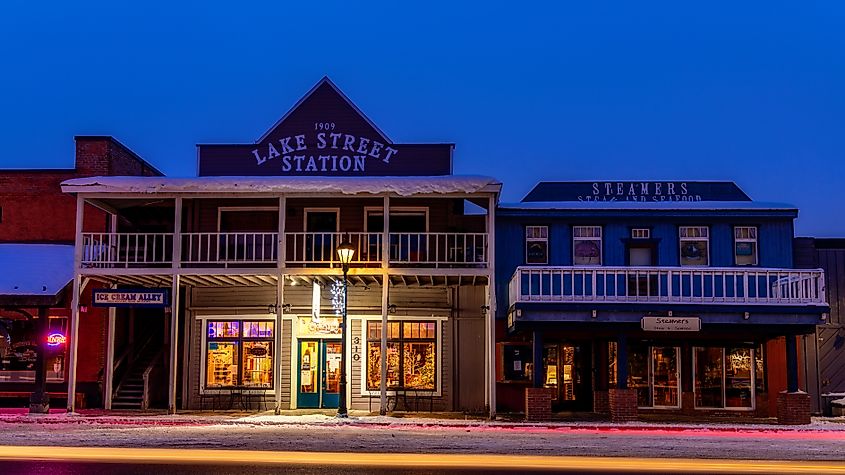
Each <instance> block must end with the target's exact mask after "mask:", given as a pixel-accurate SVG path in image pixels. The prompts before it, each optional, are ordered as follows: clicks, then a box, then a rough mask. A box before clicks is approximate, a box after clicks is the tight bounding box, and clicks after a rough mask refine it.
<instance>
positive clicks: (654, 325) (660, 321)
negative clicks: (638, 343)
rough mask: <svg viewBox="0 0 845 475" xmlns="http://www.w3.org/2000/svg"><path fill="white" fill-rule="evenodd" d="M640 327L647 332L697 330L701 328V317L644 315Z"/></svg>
mask: <svg viewBox="0 0 845 475" xmlns="http://www.w3.org/2000/svg"><path fill="white" fill-rule="evenodd" d="M640 327H642V329H643V331H647V332H697V331H700V330H701V319H700V318H699V317H643V319H642V320H640Z"/></svg>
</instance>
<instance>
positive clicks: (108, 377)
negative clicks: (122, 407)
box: [103, 284, 117, 411]
mask: <svg viewBox="0 0 845 475" xmlns="http://www.w3.org/2000/svg"><path fill="white" fill-rule="evenodd" d="M110 288H112V289H116V288H117V285H116V284H112V285H111V287H110ZM116 323H117V308H116V307H109V321H108V325H107V326H108V328H107V331H108V334H107V335H106V369H105V374H104V375H103V377H104V379H105V381H104V382H103V384H104V385H105V387H104V388H103V393H104V394H103V408H105V409H106V410H107V411H108V410H111V403H112V398H113V397H114V333H115V331H114V326H115V324H116Z"/></svg>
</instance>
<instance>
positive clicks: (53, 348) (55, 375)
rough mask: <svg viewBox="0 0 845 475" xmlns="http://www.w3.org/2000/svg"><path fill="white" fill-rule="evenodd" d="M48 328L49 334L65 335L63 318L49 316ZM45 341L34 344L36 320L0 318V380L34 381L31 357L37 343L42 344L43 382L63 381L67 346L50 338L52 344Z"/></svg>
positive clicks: (36, 341) (36, 347)
mask: <svg viewBox="0 0 845 475" xmlns="http://www.w3.org/2000/svg"><path fill="white" fill-rule="evenodd" d="M49 326H50V331H49V334H54V335H62V336H64V335H66V334H67V318H66V317H50V321H49ZM46 338H47V337H46V336H44V341H43V342H39V341H38V340H39V336H38V320H37V319H25V318H22V317H21V318H3V319H0V381H3V382H34V381H35V358H36V355H37V353H38V345H39V344H43V345H44V346H45V347H46V351H47V352H46V361H45V365H46V366H47V381H50V382H54V381H64V379H65V351H66V349H67V344H66V343H61V342H60V341H61V339H60V338H56V337H54V338H53V342H54V344H53V345H48V344H47V339H46ZM65 341H66V339H65Z"/></svg>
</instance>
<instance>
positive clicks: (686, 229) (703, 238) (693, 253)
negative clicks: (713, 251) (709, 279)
mask: <svg viewBox="0 0 845 475" xmlns="http://www.w3.org/2000/svg"><path fill="white" fill-rule="evenodd" d="M678 233H679V236H680V241H679V242H680V246H681V262H680V263H681V265H682V266H707V265H710V229H709V228H708V227H707V226H681V227H680V228H679V230H678Z"/></svg>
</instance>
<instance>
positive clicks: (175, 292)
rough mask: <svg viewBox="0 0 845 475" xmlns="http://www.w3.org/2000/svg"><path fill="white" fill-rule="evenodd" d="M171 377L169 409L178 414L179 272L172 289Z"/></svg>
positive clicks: (168, 396) (175, 276)
mask: <svg viewBox="0 0 845 475" xmlns="http://www.w3.org/2000/svg"><path fill="white" fill-rule="evenodd" d="M170 293H171V295H170V377H169V378H168V379H169V386H168V389H167V411H168V412H169V413H170V414H176V381H177V378H176V372H177V370H178V362H179V358H178V357H177V355H178V354H179V351H178V349H179V274H174V275H173V284H172V286H171V290H170Z"/></svg>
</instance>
